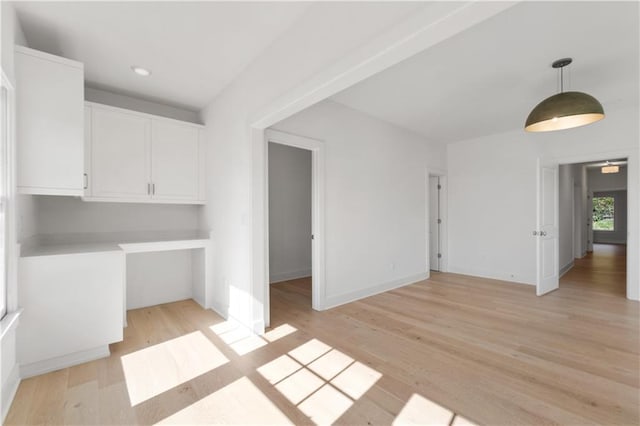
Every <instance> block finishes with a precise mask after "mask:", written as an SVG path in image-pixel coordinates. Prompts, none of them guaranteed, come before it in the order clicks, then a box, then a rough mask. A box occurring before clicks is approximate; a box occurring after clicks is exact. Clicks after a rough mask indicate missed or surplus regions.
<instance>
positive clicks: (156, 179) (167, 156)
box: [151, 120, 200, 200]
mask: <svg viewBox="0 0 640 426" xmlns="http://www.w3.org/2000/svg"><path fill="white" fill-rule="evenodd" d="M151 141H152V142H151V182H152V184H153V198H154V199H159V200H162V199H165V200H197V199H198V195H199V192H198V187H199V178H200V173H199V164H200V163H199V155H200V153H199V150H200V143H199V130H198V129H197V128H196V127H193V126H189V125H183V124H180V123H175V122H171V121H164V120H153V124H152V137H151Z"/></svg>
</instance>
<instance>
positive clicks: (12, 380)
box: [0, 364, 20, 424]
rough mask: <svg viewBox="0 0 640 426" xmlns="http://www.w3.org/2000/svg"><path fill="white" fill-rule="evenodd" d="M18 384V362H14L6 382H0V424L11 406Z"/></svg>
mask: <svg viewBox="0 0 640 426" xmlns="http://www.w3.org/2000/svg"><path fill="white" fill-rule="evenodd" d="M19 385H20V371H19V368H18V364H14V366H13V368H12V369H11V372H10V373H9V376H8V377H7V380H6V382H5V383H3V384H2V400H1V401H0V404H2V405H1V407H2V424H4V420H5V418H6V417H7V414H8V413H9V408H11V403H12V402H13V398H14V397H15V396H16V392H18V386H19Z"/></svg>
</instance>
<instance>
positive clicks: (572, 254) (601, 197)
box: [558, 158, 629, 297]
mask: <svg viewBox="0 0 640 426" xmlns="http://www.w3.org/2000/svg"><path fill="white" fill-rule="evenodd" d="M627 164H628V162H627V159H626V158H616V159H603V160H601V161H590V162H583V163H573V164H561V165H560V166H559V168H558V240H559V241H558V275H559V278H560V279H559V286H560V287H563V288H573V289H585V290H591V291H596V292H598V293H607V294H611V295H616V296H622V297H625V296H626V295H627V217H628V203H627V189H628V180H629V178H628V172H627Z"/></svg>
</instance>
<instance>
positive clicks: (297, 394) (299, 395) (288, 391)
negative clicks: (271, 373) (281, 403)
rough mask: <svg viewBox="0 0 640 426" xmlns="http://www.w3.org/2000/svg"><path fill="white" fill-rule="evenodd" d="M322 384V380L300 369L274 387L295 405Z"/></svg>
mask: <svg viewBox="0 0 640 426" xmlns="http://www.w3.org/2000/svg"><path fill="white" fill-rule="evenodd" d="M322 385H324V380H322V379H321V378H320V377H318V376H316V375H315V374H313V373H312V372H311V371H309V370H307V369H301V370H298V371H297V372H295V373H293V374H292V375H291V376H289V377H287V378H286V379H284V380H282V381H281V382H279V383H278V384H277V385H276V389H278V390H279V391H280V393H281V394H282V395H284V396H285V398H287V399H288V400H289V401H290V402H291V403H292V404H294V405H297V404H299V403H300V402H301V401H302V400H303V399H305V398H306V397H308V396H309V395H311V394H312V393H313V392H315V391H317V390H318V389H320V387H321V386H322Z"/></svg>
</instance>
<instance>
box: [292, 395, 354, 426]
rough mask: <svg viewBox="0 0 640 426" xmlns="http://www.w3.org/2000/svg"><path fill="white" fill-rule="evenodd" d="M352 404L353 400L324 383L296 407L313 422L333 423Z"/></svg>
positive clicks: (320, 423) (321, 423) (319, 423)
mask: <svg viewBox="0 0 640 426" xmlns="http://www.w3.org/2000/svg"><path fill="white" fill-rule="evenodd" d="M352 405H353V401H352V400H351V399H349V398H348V397H346V396H345V395H344V394H343V393H342V392H339V391H338V390H337V389H336V388H334V387H333V386H331V385H324V386H323V387H322V388H321V389H320V390H319V391H317V392H316V393H314V394H313V395H311V396H310V397H309V398H307V399H306V400H304V401H303V402H302V403H301V404H300V405H299V406H298V408H299V409H300V411H302V412H303V413H304V414H305V415H307V416H308V417H309V418H310V419H311V420H312V421H313V422H314V423H315V424H318V425H328V424H332V423H334V422H335V421H336V420H338V419H339V418H340V416H342V414H344V413H345V411H347V410H348V409H349V407H351V406H352Z"/></svg>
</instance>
